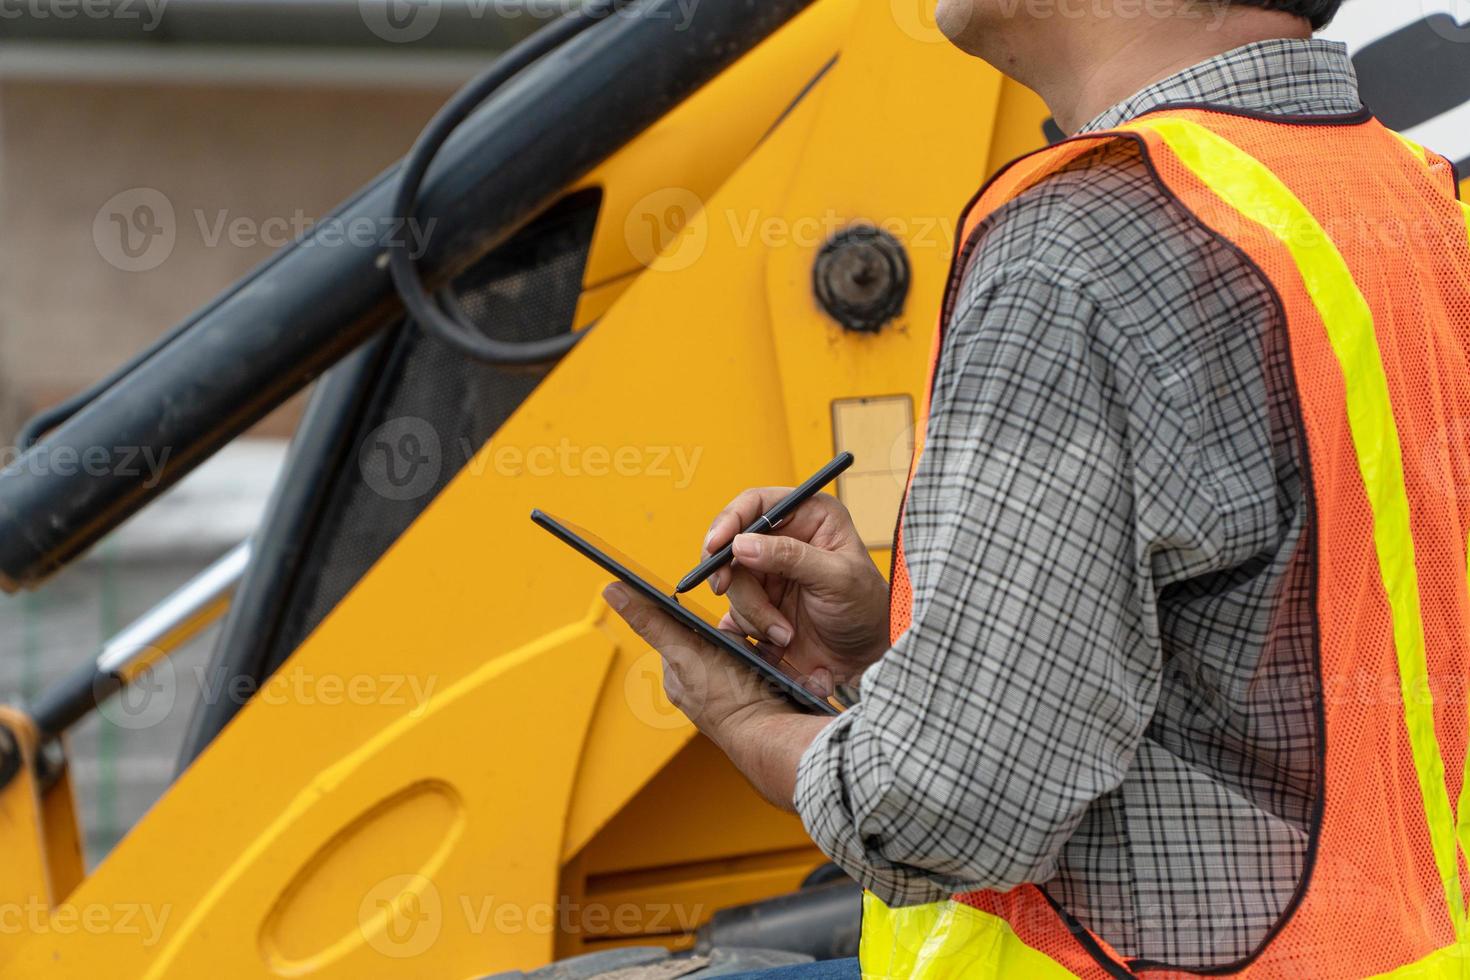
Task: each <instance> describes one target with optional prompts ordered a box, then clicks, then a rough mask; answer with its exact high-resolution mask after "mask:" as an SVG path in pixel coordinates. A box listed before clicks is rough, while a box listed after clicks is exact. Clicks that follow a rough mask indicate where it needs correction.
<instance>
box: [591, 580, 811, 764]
mask: <svg viewBox="0 0 1470 980" xmlns="http://www.w3.org/2000/svg"><path fill="white" fill-rule="evenodd" d="M602 596H603V598H604V599H606V600H607V604H608V605H609V606H611V607H612V608H613V609H614V610H615V611H616V612H617V613H618V615H620V616H622V617H623V619H624V620H626V621H627V623H628V625H629V626H631V627H632V628H633V631H634V632H635V633H637V634H638V635H639V636H641V637H642V638H643V639H644V640H645V641H646V642H647V643H648V645H649V646H651V647H653V648H654V649H655V650H657V651H658V652H659V655H660V656H661V657H663V660H664V693H665V694H667V695H668V697H669V700H670V701H671V702H672V703H673V705H674V707H676V708H678V709H679V710H680V711H682V712H684V714H685V715H687V716H688V718H689V720H690V721H692V722H694V724H695V727H697V728H698V729H699V730H700V731H702V732H704V733H705V734H706V735H708V736H710V738H711V739H713V740H714V741H715V742H716V743H717V744H720V745H721V746H722V747H726V749H727V751H729V749H728V746H729V745H730V744H733V743H735V742H737V741H739V734H740V731H741V730H742V729H743V728H746V727H748V725H749V724H750V723H754V722H757V721H759V720H760V719H761V718H764V717H767V716H769V715H772V714H790V713H791V712H794V711H795V710H796V708H795V707H794V706H793V705H791V704H790V703H789V702H787V701H786V699H785V697H784V696H783V695H782V694H781V692H780V690H779V689H778V688H777V687H776V685H775V684H773V683H772V682H770V681H768V680H766V679H765V678H763V677H761V676H760V674H758V673H756V672H755V671H754V670H752V669H751V668H749V667H747V666H745V665H744V664H742V663H740V662H739V661H738V660H736V659H735V658H734V657H732V656H731V655H730V654H728V653H726V652H725V651H724V650H720V649H719V648H717V647H715V646H714V645H713V644H711V643H709V642H707V641H705V640H704V639H702V638H701V637H700V636H699V634H697V633H695V632H694V631H693V630H691V629H689V628H688V627H687V626H685V625H684V624H683V623H680V622H678V621H677V620H675V619H674V618H673V617H672V616H670V615H669V614H668V613H666V612H664V611H663V610H662V609H660V608H659V607H658V606H657V605H655V604H654V603H652V602H649V601H648V600H647V599H645V598H643V597H642V596H640V595H638V594H637V593H635V592H634V591H633V590H632V589H629V588H628V587H627V586H625V585H622V584H621V583H619V582H614V583H613V584H611V585H609V586H608V587H607V588H606V589H604V590H603V592H602ZM741 641H742V642H743V641H744V637H743V635H742V636H741Z"/></svg>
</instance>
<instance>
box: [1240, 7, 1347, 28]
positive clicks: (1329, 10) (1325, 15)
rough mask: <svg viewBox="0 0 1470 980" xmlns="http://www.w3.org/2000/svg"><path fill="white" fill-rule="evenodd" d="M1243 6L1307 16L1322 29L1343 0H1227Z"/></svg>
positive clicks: (1335, 13)
mask: <svg viewBox="0 0 1470 980" xmlns="http://www.w3.org/2000/svg"><path fill="white" fill-rule="evenodd" d="M1227 2H1229V3H1233V4H1238V5H1239V6H1242V7H1263V8H1265V9H1266V10H1281V11H1284V12H1286V13H1288V14H1296V15H1297V16H1298V17H1305V18H1307V20H1309V21H1311V22H1312V28H1313V29H1314V30H1318V31H1320V30H1321V29H1322V28H1324V27H1326V26H1327V25H1328V24H1329V23H1331V22H1332V18H1333V17H1336V16H1337V10H1338V8H1339V7H1341V6H1342V0H1227Z"/></svg>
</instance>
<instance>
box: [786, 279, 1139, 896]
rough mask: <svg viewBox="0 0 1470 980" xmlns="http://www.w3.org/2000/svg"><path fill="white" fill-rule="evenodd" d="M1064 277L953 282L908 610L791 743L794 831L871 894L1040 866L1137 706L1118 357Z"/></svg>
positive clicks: (920, 890) (923, 470)
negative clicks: (887, 645) (831, 706)
mask: <svg viewBox="0 0 1470 980" xmlns="http://www.w3.org/2000/svg"><path fill="white" fill-rule="evenodd" d="M1064 277H1065V273H1064V272H1062V271H1060V270H1057V269H1055V268H1044V267H1042V266H1041V264H1040V263H1037V262H1034V261H1033V262H1010V263H1006V264H1005V265H1004V266H1003V267H1002V268H1000V269H985V268H982V269H979V270H978V271H975V270H972V272H971V274H970V275H969V276H968V277H967V281H966V284H965V287H964V290H963V291H962V296H961V302H960V306H959V309H958V311H957V313H956V315H955V316H954V317H952V318H951V321H950V325H949V327H947V329H946V334H947V335H946V337H945V341H944V353H943V358H942V360H941V371H940V374H939V375H938V377H937V379H936V385H935V391H934V411H933V413H932V417H931V421H930V424H929V429H928V436H927V448H926V450H925V452H924V454H923V457H922V459H921V461H920V466H919V469H918V472H917V474H916V477H915V480H914V483H913V486H912V488H911V490H910V494H909V499H908V502H907V507H906V511H905V514H906V517H905V523H904V543H905V551H906V553H907V555H908V561H909V570H910V576H911V579H912V581H913V584H914V591H915V603H914V618H913V624H912V626H911V628H910V629H909V631H908V632H907V633H906V634H905V635H904V636H903V637H902V638H901V639H900V640H899V642H898V643H897V645H896V646H895V647H894V648H893V649H892V650H890V651H889V652H888V653H887V654H886V655H885V656H884V657H883V659H882V660H881V661H880V662H879V663H878V664H876V665H875V666H874V667H873V668H871V669H870V670H869V671H868V673H867V674H866V675H865V676H864V678H863V682H862V691H863V698H862V701H861V703H859V704H858V705H856V706H855V707H854V708H853V709H851V710H850V711H848V712H847V713H845V714H844V715H843V716H842V717H840V718H839V719H838V720H836V721H835V722H834V723H833V724H832V725H830V726H829V727H828V728H827V729H826V730H825V731H824V732H823V734H822V735H821V736H820V737H819V738H818V739H817V741H816V742H815V743H814V744H813V745H812V746H811V748H810V750H809V751H808V752H807V753H806V754H805V756H804V758H803V759H802V763H801V767H800V770H799V774H798V781H797V808H798V810H799V811H800V813H801V815H802V818H803V820H804V822H805V824H806V827H807V830H808V832H809V833H810V834H811V836H812V839H813V840H814V841H815V842H816V843H817V845H818V846H819V847H820V848H821V849H822V850H823V851H824V852H826V853H827V854H828V855H829V856H830V857H831V858H832V859H833V860H834V861H835V862H836V863H837V864H838V865H839V866H841V867H842V868H843V869H844V870H846V871H847V872H848V873H849V874H851V875H852V876H853V877H854V878H856V879H857V880H858V881H860V882H861V883H862V884H863V885H864V886H866V887H867V888H869V889H870V890H872V891H873V892H874V893H875V894H877V895H878V896H879V897H880V898H881V899H883V900H884V901H885V902H887V903H889V904H890V905H910V904H916V903H921V902H928V901H934V900H936V899H938V898H940V897H942V896H944V895H946V894H947V893H950V892H954V891H968V890H973V889H981V888H985V889H1008V888H1011V887H1014V886H1016V885H1018V884H1021V883H1025V882H1041V881H1045V880H1047V879H1048V878H1050V877H1052V876H1053V875H1054V873H1055V870H1056V866H1057V857H1058V854H1059V853H1060V851H1061V848H1062V846H1063V844H1064V843H1066V841H1067V839H1068V838H1069V837H1070V836H1071V834H1072V832H1073V830H1074V829H1075V828H1076V827H1077V826H1078V823H1079V822H1080V821H1081V819H1082V817H1083V814H1084V811H1086V810H1087V808H1088V807H1089V805H1090V804H1092V803H1093V801H1094V800H1096V799H1097V798H1098V797H1099V796H1102V795H1103V794H1106V793H1108V792H1110V791H1112V790H1114V789H1115V788H1117V787H1118V786H1119V784H1120V783H1121V782H1122V780H1123V778H1124V775H1125V774H1126V772H1127V771H1128V768H1129V766H1130V764H1131V761H1132V758H1133V755H1134V752H1135V749H1136V747H1137V746H1138V744H1139V741H1140V739H1141V737H1142V735H1143V731H1144V728H1145V726H1146V724H1147V722H1148V719H1149V718H1150V716H1151V714H1152V712H1153V708H1154V702H1155V699H1156V697H1157V691H1158V680H1159V672H1160V664H1159V657H1158V652H1157V651H1158V643H1157V635H1156V629H1155V627H1154V626H1153V625H1151V622H1150V620H1151V619H1152V616H1153V613H1152V604H1151V601H1150V600H1148V599H1146V598H1144V597H1145V596H1148V595H1151V592H1152V590H1151V587H1150V585H1149V583H1148V581H1147V569H1148V559H1147V556H1146V549H1145V548H1143V547H1142V546H1141V545H1140V544H1139V540H1140V535H1139V533H1138V531H1137V529H1136V526H1135V525H1136V521H1135V508H1134V506H1133V492H1132V491H1133V483H1134V474H1133V472H1132V468H1131V466H1130V462H1129V453H1130V448H1129V447H1130V438H1129V433H1128V414H1127V411H1126V409H1125V407H1124V404H1123V401H1122V400H1121V399H1120V398H1119V397H1118V396H1117V394H1116V392H1115V391H1114V387H1113V385H1114V372H1113V370H1112V367H1111V365H1112V364H1114V363H1116V361H1115V359H1116V358H1118V357H1127V356H1131V355H1130V354H1129V353H1128V352H1127V351H1126V350H1125V349H1124V346H1125V345H1126V340H1124V339H1123V338H1122V335H1121V334H1120V333H1119V332H1117V331H1114V330H1112V329H1111V327H1110V325H1109V323H1108V321H1107V318H1106V316H1105V315H1104V314H1103V313H1102V312H1100V310H1099V309H1098V307H1097V306H1096V305H1095V304H1094V303H1093V302H1092V301H1091V300H1089V298H1088V296H1087V293H1086V289H1085V287H1084V286H1083V285H1082V284H1079V283H1076V282H1069V281H1067V280H1066V279H1065V278H1064Z"/></svg>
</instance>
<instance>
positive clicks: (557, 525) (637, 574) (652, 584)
mask: <svg viewBox="0 0 1470 980" xmlns="http://www.w3.org/2000/svg"><path fill="white" fill-rule="evenodd" d="M531 520H533V521H535V522H536V523H537V524H539V525H540V526H541V527H543V528H545V529H546V530H547V531H550V532H551V533H552V534H554V535H555V536H556V537H558V538H560V539H561V540H562V541H563V542H564V543H566V544H568V545H570V546H571V547H572V548H573V549H575V550H576V551H578V552H580V553H581V554H582V555H584V556H585V557H587V558H590V559H592V561H594V562H596V563H597V564H598V565H599V566H601V567H602V568H603V569H604V570H606V571H607V572H608V573H610V574H611V575H613V576H614V577H615V578H617V579H618V580H619V581H621V582H624V583H626V584H627V585H628V586H630V587H631V588H633V589H635V590H636V591H637V592H638V594H639V595H641V596H643V597H644V598H646V599H650V600H652V601H653V602H655V603H657V604H658V605H659V607H660V608H662V609H663V610H664V612H666V613H668V614H669V615H670V616H672V617H674V618H675V619H676V620H678V621H679V622H680V623H682V624H683V625H684V626H687V627H688V628H689V629H691V630H693V631H694V632H695V633H698V634H699V635H700V636H701V637H703V638H704V639H705V640H708V641H709V642H710V643H712V644H714V645H715V646H717V647H719V648H720V649H722V650H724V651H726V652H727V653H729V654H731V655H732V656H735V657H738V658H739V659H740V660H742V661H743V662H744V663H745V664H746V665H747V666H749V667H750V668H751V669H753V670H755V671H756V672H758V673H759V674H760V675H761V676H762V677H764V678H766V679H767V680H768V681H770V682H771V683H772V684H774V685H776V686H777V687H778V688H779V689H780V691H781V692H782V693H783V694H785V695H786V697H788V698H789V699H791V701H793V702H794V703H795V704H796V705H797V706H798V707H801V708H803V709H805V710H807V711H810V712H813V713H815V714H823V715H835V714H838V713H839V712H841V711H842V709H843V705H842V703H841V702H839V701H838V700H837V699H836V698H823V697H820V696H818V695H816V694H813V693H812V692H811V691H808V690H807V689H806V688H805V687H803V686H802V684H801V681H800V680H799V679H798V677H799V675H798V674H797V673H796V672H795V671H794V670H791V669H790V667H789V666H788V665H787V664H786V662H785V661H784V660H783V661H781V662H780V663H778V664H773V663H771V662H770V661H769V660H767V659H766V657H765V656H764V655H763V654H762V653H761V652H760V650H759V649H758V648H757V647H756V645H755V644H754V643H752V642H750V640H748V639H742V638H740V637H736V636H732V635H731V634H729V633H726V632H724V631H722V630H721V629H719V627H718V624H719V621H720V618H719V617H718V616H716V615H714V614H713V613H711V612H710V611H709V610H707V609H702V608H700V607H699V606H698V605H696V604H695V603H694V602H693V601H692V600H691V599H690V598H689V596H687V595H686V596H683V597H682V598H675V596H674V588H673V586H672V585H669V584H668V583H666V582H664V581H663V580H662V579H660V578H658V577H657V576H656V575H654V574H652V573H651V572H649V571H648V570H647V569H644V568H642V567H641V566H639V565H638V564H637V563H635V562H633V561H631V560H630V559H628V558H627V557H625V556H624V555H623V554H622V553H620V552H618V551H616V550H615V549H614V548H612V547H611V546H610V545H608V544H607V542H605V541H603V540H602V539H601V538H598V537H597V536H596V535H594V534H592V533H591V532H590V531H586V530H584V529H582V528H580V527H577V526H576V525H575V524H568V523H567V522H565V521H562V520H558V519H557V518H555V517H552V516H551V515H550V514H547V513H546V512H544V511H540V510H533V511H532V512H531Z"/></svg>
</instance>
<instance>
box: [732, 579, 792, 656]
mask: <svg viewBox="0 0 1470 980" xmlns="http://www.w3.org/2000/svg"><path fill="white" fill-rule="evenodd" d="M729 596H730V612H731V614H732V615H733V616H734V617H735V621H736V622H737V623H740V624H741V625H742V626H746V627H748V634H747V635H749V636H753V637H755V638H756V639H758V640H769V641H770V642H771V643H774V644H775V645H776V646H778V647H787V646H790V645H791V641H792V639H793V638H794V637H795V636H796V630H795V628H794V627H792V625H791V621H790V620H789V619H787V618H786V617H785V616H784V615H783V614H782V612H781V610H779V609H777V608H776V607H775V605H774V604H772V602H771V599H770V596H769V595H768V594H767V592H766V586H765V583H763V582H761V581H759V580H758V579H757V578H756V577H755V576H753V575H751V574H750V573H749V572H747V571H745V570H744V569H736V570H735V572H734V574H733V576H732V577H731V579H730V591H729Z"/></svg>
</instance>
